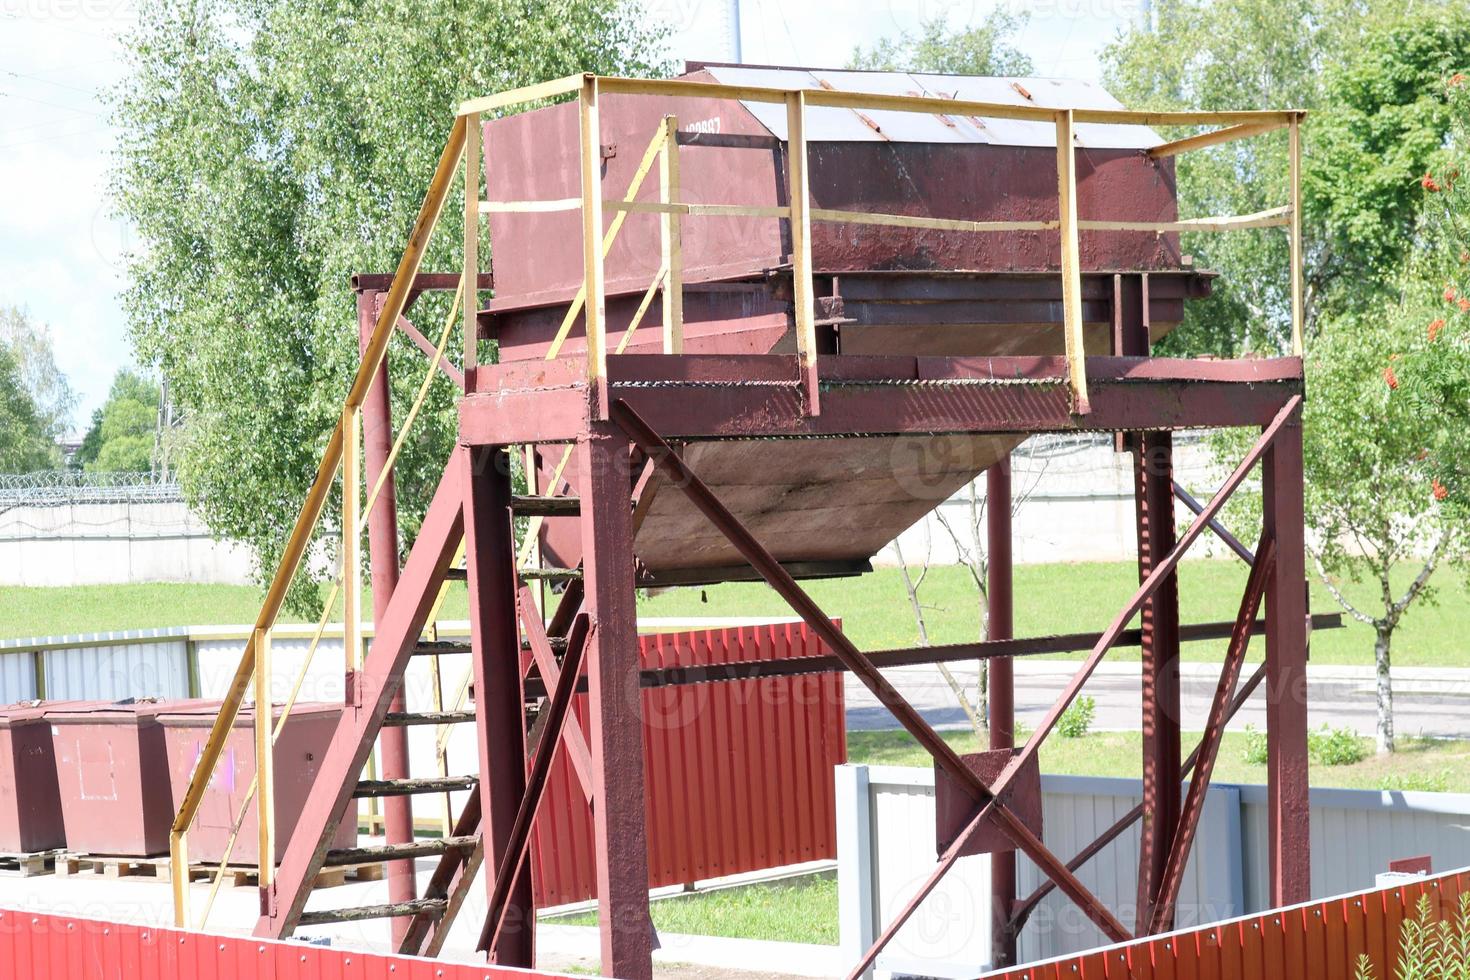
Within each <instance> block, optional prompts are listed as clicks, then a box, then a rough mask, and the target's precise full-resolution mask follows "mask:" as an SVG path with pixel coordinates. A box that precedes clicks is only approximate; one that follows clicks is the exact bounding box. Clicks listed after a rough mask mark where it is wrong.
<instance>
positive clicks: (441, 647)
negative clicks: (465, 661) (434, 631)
mask: <svg viewBox="0 0 1470 980" xmlns="http://www.w3.org/2000/svg"><path fill="white" fill-rule="evenodd" d="M469 652H470V645H469V644H468V643H456V642H454V641H452V640H430V641H427V642H423V643H415V644H414V647H413V655H414V656H415V657H447V656H449V655H450V654H455V653H469Z"/></svg>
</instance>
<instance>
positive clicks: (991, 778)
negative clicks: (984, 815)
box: [934, 748, 1044, 857]
mask: <svg viewBox="0 0 1470 980" xmlns="http://www.w3.org/2000/svg"><path fill="white" fill-rule="evenodd" d="M1018 751H1019V750H1017V749H1014V748H1000V749H991V750H990V751H988V752H970V753H967V754H965V755H962V756H960V758H961V759H964V760H965V765H967V766H969V767H970V770H971V771H972V772H974V773H975V775H977V776H979V777H980V779H981V781H982V782H984V783H985V785H987V786H989V785H992V784H993V783H995V782H996V780H998V779H999V778H1000V775H1001V773H1002V772H1004V771H1005V767H1006V764H1007V763H1009V762H1010V761H1011V759H1013V758H1015V756H1016V754H1017V752H1018ZM1011 787H1012V788H1011V792H1010V795H1009V796H1008V797H1007V798H1006V807H1007V808H1008V809H1009V810H1010V811H1011V812H1012V813H1014V814H1015V815H1016V816H1017V817H1018V818H1019V819H1020V821H1021V823H1023V824H1025V825H1026V829H1028V830H1030V831H1031V833H1033V834H1035V835H1036V836H1037V837H1042V838H1043V839H1044V835H1043V834H1042V832H1041V764H1040V763H1039V762H1038V760H1037V757H1036V756H1034V755H1033V756H1031V757H1030V758H1029V759H1027V760H1026V762H1025V763H1024V764H1023V765H1022V766H1021V770H1020V772H1019V773H1017V775H1016V778H1015V780H1014V782H1012V784H1011ZM974 815H975V801H974V800H972V799H971V798H970V796H969V795H968V794H967V793H966V792H965V791H964V789H963V788H961V787H960V786H958V785H957V784H956V783H955V781H954V780H953V779H952V778H950V776H949V774H948V773H946V772H945V771H944V769H943V768H941V767H940V766H935V767H934V826H935V833H934V849H935V850H934V853H935V855H936V856H942V855H943V854H944V852H945V851H947V850H949V846H950V845H951V844H953V843H954V842H955V840H956V839H958V838H959V836H960V834H961V833H962V832H963V831H964V829H965V827H966V826H967V825H968V824H969V822H970V818H971V817H973V816H974ZM1015 850H1016V843H1015V841H1013V840H1011V838H1010V837H1008V836H1006V834H1005V833H1004V832H1003V831H1002V830H1001V829H1000V827H998V826H996V825H995V824H994V823H992V822H989V821H987V822H986V823H984V824H982V825H981V826H980V828H979V829H978V830H976V831H975V832H974V833H973V834H971V835H970V836H969V838H968V839H967V840H966V842H965V845H964V846H963V847H962V848H960V856H961V857H965V856H968V855H971V854H1001V853H1010V852H1013V851H1015Z"/></svg>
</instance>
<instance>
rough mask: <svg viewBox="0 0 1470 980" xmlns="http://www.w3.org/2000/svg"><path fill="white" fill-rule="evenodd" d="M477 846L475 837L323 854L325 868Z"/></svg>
mask: <svg viewBox="0 0 1470 980" xmlns="http://www.w3.org/2000/svg"><path fill="white" fill-rule="evenodd" d="M478 843H479V838H476V837H430V838H425V839H423V840H415V841H411V842H409V843H406V844H377V845H373V846H370V847H339V848H335V849H333V850H330V851H328V852H327V855H326V860H325V861H323V862H322V864H323V865H324V866H325V867H328V868H334V867H340V866H342V865H344V864H370V863H372V862H374V861H398V860H402V859H404V858H417V857H431V856H433V855H436V854H445V853H447V852H449V851H472V850H474V849H475V845H476V844H478Z"/></svg>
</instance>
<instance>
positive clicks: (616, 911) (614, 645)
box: [551, 423, 653, 980]
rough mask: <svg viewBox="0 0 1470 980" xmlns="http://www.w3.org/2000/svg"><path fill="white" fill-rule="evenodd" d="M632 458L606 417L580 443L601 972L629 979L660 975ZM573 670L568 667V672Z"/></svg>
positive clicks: (645, 978) (573, 675)
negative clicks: (651, 889) (640, 680)
mask: <svg viewBox="0 0 1470 980" xmlns="http://www.w3.org/2000/svg"><path fill="white" fill-rule="evenodd" d="M628 456H629V453H628V440H627V437H626V436H624V435H623V434H622V433H621V432H620V431H619V430H618V428H617V427H616V426H613V425H610V424H608V423H591V424H589V425H588V426H587V431H586V435H584V436H583V437H582V438H581V439H579V440H578V442H577V447H576V461H577V472H578V474H579V475H580V481H581V482H580V485H579V488H578V489H579V490H580V491H581V493H580V497H581V499H582V520H581V525H582V569H583V586H584V589H585V595H584V597H583V600H582V601H583V604H584V606H583V608H584V609H585V610H586V612H587V615H588V617H589V618H590V621H591V634H590V638H589V640H588V651H587V672H588V697H589V709H590V722H591V724H590V731H589V733H588V735H589V739H588V740H589V742H590V748H591V751H592V769H593V773H594V783H595V786H594V795H595V796H596V798H597V806H596V808H595V809H594V811H593V840H594V844H595V851H596V856H597V901H598V913H599V917H600V919H599V921H600V924H601V932H602V970H603V972H604V973H605V974H607V975H608V976H614V977H620V978H624V980H647V978H649V977H651V976H652V974H653V927H652V924H651V921H650V919H649V917H648V829H647V826H646V825H645V819H644V806H645V794H644V775H643V710H642V708H643V699H642V698H641V697H639V696H638V695H637V690H638V684H637V680H636V678H637V675H638V668H639V659H638V658H639V654H638V613H637V609H636V607H635V604H634V583H633V526H632V516H633V515H632V506H631V502H630V497H629V493H630V488H631V487H632V474H631V472H630V470H629V458H628ZM567 675H568V672H567V671H566V670H563V677H564V678H566V677H567ZM575 676H576V675H575V674H571V677H572V678H575ZM551 744H555V743H551Z"/></svg>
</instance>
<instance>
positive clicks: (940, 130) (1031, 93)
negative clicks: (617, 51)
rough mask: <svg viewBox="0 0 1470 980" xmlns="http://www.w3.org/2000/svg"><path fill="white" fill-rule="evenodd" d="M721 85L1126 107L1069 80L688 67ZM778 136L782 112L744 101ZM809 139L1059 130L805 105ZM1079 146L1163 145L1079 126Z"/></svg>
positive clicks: (973, 138) (1019, 137) (997, 135)
mask: <svg viewBox="0 0 1470 980" xmlns="http://www.w3.org/2000/svg"><path fill="white" fill-rule="evenodd" d="M689 67H690V68H700V69H703V70H704V71H707V72H708V73H709V74H710V76H711V77H712V78H713V79H714V80H715V81H717V82H720V83H722V84H726V85H754V86H763V87H770V88H784V89H792V88H810V89H820V88H833V89H839V90H843V91H849V92H865V93H872V94H880V95H924V96H932V97H935V98H943V99H963V100H965V101H968V102H991V103H996V104H1000V105H1013V106H1026V107H1033V108H1035V107H1040V108H1046V109H1123V108H1126V107H1125V106H1124V105H1123V104H1122V103H1121V102H1119V101H1118V100H1117V99H1115V98H1114V97H1113V96H1112V95H1111V94H1110V93H1109V92H1108V91H1107V90H1106V89H1104V88H1103V87H1102V86H1101V85H1097V84H1094V83H1092V82H1088V81H1083V80H1081V79H1073V78H1035V77H1029V76H1028V77H1023V76H1006V77H990V76H981V75H937V74H927V73H922V72H906V71H863V70H856V69H852V70H834V69H827V68H784V67H770V68H767V67H751V66H745V65H721V64H713V63H701V64H691V65H690V66H689ZM741 105H743V106H744V107H745V109H746V111H748V112H749V113H750V114H751V115H752V116H754V117H755V118H756V119H757V120H758V121H759V122H760V124H761V125H762V126H764V127H765V128H766V129H768V130H770V132H771V135H772V136H775V137H776V138H777V139H780V140H785V139H786V107H785V106H784V105H776V104H774V103H769V102H742V103H741ZM806 125H807V140H808V141H810V142H822V141H829V142H859V143H879V142H894V143H989V144H993V145H996V146H1047V147H1051V146H1056V140H1057V130H1056V127H1055V126H1054V125H1052V124H1051V123H1046V122H1028V121H1026V120H1022V119H996V118H992V117H988V116H986V117H975V116H961V115H953V116H948V115H946V116H939V115H935V114H932V113H924V112H894V111H891V110H881V109H864V110H861V111H859V110H855V109H837V108H831V107H827V106H808V107H807V110H806ZM1074 134H1075V138H1076V143H1077V145H1078V146H1084V147H1097V148H1110V149H1127V150H1146V149H1148V148H1149V147H1151V146H1157V145H1158V144H1160V143H1162V142H1164V140H1163V138H1162V137H1161V136H1159V134H1158V133H1156V132H1154V131H1153V130H1152V129H1150V128H1148V127H1147V126H1124V125H1115V124H1111V123H1078V124H1077V126H1076V127H1075V130H1074Z"/></svg>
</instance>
